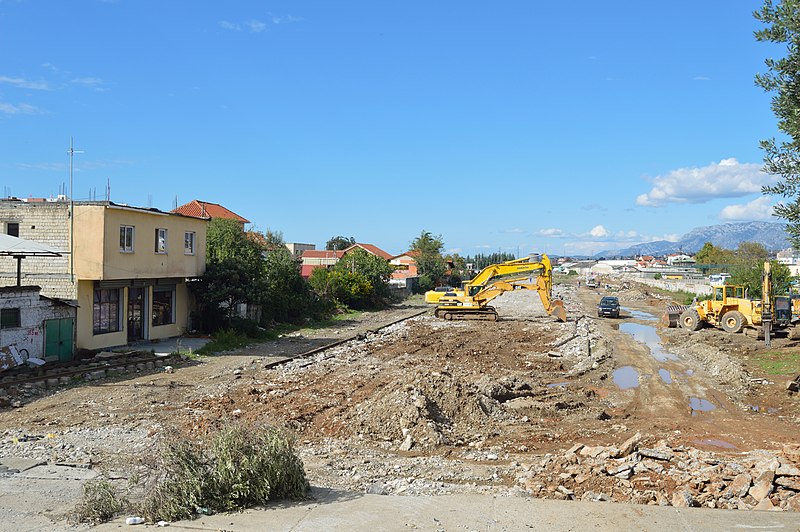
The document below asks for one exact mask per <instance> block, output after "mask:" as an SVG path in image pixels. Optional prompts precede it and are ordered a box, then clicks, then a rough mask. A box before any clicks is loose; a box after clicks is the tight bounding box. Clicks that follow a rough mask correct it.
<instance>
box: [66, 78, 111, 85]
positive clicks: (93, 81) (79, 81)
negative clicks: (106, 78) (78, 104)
mask: <svg viewBox="0 0 800 532" xmlns="http://www.w3.org/2000/svg"><path fill="white" fill-rule="evenodd" d="M69 82H70V83H73V84H75V85H84V86H86V87H96V86H98V85H102V84H103V83H104V82H103V80H102V79H100V78H75V79H71V80H70V81H69Z"/></svg>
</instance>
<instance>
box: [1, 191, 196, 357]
mask: <svg viewBox="0 0 800 532" xmlns="http://www.w3.org/2000/svg"><path fill="white" fill-rule="evenodd" d="M0 221H1V222H2V224H3V225H2V227H3V229H4V230H6V231H8V230H9V228H10V229H11V230H13V231H15V232H18V236H19V237H21V238H26V239H28V240H33V241H36V242H42V243H46V244H48V245H51V246H53V247H55V248H58V249H66V250H70V252H71V253H68V254H65V255H64V256H63V257H59V258H49V259H44V258H36V257H32V258H29V259H26V261H25V272H24V278H23V284H27V285H37V286H41V287H42V294H43V295H45V296H48V297H53V298H58V299H63V300H67V301H71V302H74V303H76V304H77V305H78V309H77V315H76V320H75V344H76V347H78V348H83V349H102V348H105V347H112V346H118V345H125V344H126V343H129V342H135V341H139V340H156V339H160V338H168V337H172V336H177V335H180V334H181V333H183V332H184V331H185V330H186V329H187V327H188V322H189V311H190V307H191V294H190V293H189V291H188V288H187V285H186V281H187V279H191V278H194V277H198V276H201V275H202V274H203V273H204V272H205V262H206V261H205V257H206V227H207V220H206V219H203V218H197V217H192V216H184V215H180V214H176V213H168V212H163V211H159V210H157V209H145V208H139V207H130V206H127V205H118V204H115V203H113V202H109V201H88V202H86V201H83V202H75V203H70V202H69V201H53V202H24V201H18V200H2V201H0ZM12 266H13V265H12V264H11V262H10V259H6V258H3V257H0V285H2V286H10V285H13V284H16V273H15V272H13V275H12V271H13V270H12Z"/></svg>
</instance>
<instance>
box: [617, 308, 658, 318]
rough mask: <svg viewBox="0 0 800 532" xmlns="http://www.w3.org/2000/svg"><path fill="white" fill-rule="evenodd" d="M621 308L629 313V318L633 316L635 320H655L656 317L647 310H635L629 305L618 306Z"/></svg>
mask: <svg viewBox="0 0 800 532" xmlns="http://www.w3.org/2000/svg"><path fill="white" fill-rule="evenodd" d="M620 308H621V309H622V310H624V311H625V312H627V313H628V314H630V316H631V318H635V319H637V320H644V321H656V320H657V319H658V318H656V317H655V316H653V315H652V314H650V313H649V312H644V311H641V310H636V309H633V308H630V307H620Z"/></svg>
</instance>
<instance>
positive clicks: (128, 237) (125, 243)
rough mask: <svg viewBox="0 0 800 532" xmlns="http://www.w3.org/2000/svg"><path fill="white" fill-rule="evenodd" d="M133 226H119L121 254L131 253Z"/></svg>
mask: <svg viewBox="0 0 800 532" xmlns="http://www.w3.org/2000/svg"><path fill="white" fill-rule="evenodd" d="M133 229H134V228H133V226H132V225H120V226H119V250H120V252H122V253H133V233H134V231H133Z"/></svg>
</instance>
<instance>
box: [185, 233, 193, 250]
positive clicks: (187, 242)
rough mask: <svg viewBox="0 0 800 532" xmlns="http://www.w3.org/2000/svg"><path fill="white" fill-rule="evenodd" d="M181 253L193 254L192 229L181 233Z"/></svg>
mask: <svg viewBox="0 0 800 532" xmlns="http://www.w3.org/2000/svg"><path fill="white" fill-rule="evenodd" d="M183 254H184V255H194V231H186V232H185V233H183Z"/></svg>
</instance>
